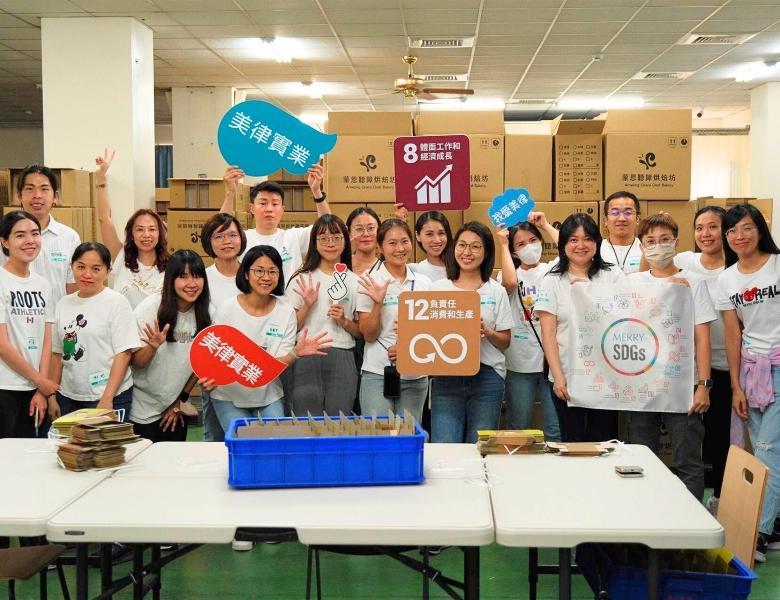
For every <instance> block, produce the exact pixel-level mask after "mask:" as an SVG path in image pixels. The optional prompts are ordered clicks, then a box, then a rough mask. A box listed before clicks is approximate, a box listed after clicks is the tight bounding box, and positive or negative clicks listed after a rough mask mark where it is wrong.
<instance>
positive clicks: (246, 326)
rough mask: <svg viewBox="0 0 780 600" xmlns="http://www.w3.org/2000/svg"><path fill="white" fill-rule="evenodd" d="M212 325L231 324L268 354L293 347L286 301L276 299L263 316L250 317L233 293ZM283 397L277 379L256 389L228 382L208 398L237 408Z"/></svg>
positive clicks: (293, 331)
mask: <svg viewBox="0 0 780 600" xmlns="http://www.w3.org/2000/svg"><path fill="white" fill-rule="evenodd" d="M214 324H219V325H231V326H232V327H235V328H236V329H238V330H239V331H240V332H242V333H243V334H244V335H246V336H247V337H248V338H249V339H251V340H252V341H253V342H254V343H255V344H257V345H258V346H260V347H261V348H262V349H263V350H265V351H266V352H268V353H269V354H270V355H271V356H275V357H281V356H285V355H287V354H289V353H290V351H291V350H292V349H293V348H294V347H295V334H296V329H297V327H296V320H295V310H293V308H292V306H290V304H289V303H286V302H280V301H279V299H278V298H277V299H276V302H275V303H274V307H273V308H272V309H271V311H270V312H269V313H268V314H267V315H264V316H262V317H253V316H252V315H249V314H247V313H246V311H245V310H244V309H243V308H241V305H240V304H239V303H238V298H237V297H236V296H234V297H233V298H230V299H229V300H228V301H227V302H225V303H224V304H222V305H221V306H220V307H219V308H218V309H217V312H216V313H215V314H214ZM283 396H284V392H283V391H282V382H281V381H280V379H279V378H276V379H275V380H274V381H272V382H271V383H269V384H268V385H265V386H263V387H259V388H251V387H245V386H243V385H241V384H240V383H231V384H230V385H223V386H220V387H218V388H216V389H215V390H214V391H213V392H211V397H212V398H216V399H217V400H227V401H229V402H232V403H233V404H234V405H235V406H237V407H240V408H259V407H263V406H268V405H269V404H271V403H272V402H276V401H277V400H279V399H280V398H282V397H283Z"/></svg>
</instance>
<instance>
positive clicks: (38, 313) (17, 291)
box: [0, 267, 54, 390]
mask: <svg viewBox="0 0 780 600" xmlns="http://www.w3.org/2000/svg"><path fill="white" fill-rule="evenodd" d="M53 322H54V304H53V302H52V300H51V289H50V286H49V282H47V281H46V280H45V279H44V278H43V277H41V276H40V275H36V274H35V273H30V275H29V276H28V277H18V276H17V275H14V274H13V273H9V272H8V271H7V270H6V269H4V268H3V267H0V323H2V324H4V325H5V328H6V332H7V334H8V341H9V342H10V343H11V345H12V346H14V347H15V348H16V349H17V350H19V352H20V354H21V355H22V358H24V360H25V361H26V362H27V363H29V364H30V365H31V366H32V367H33V369H35V370H36V371H37V370H38V369H39V368H40V366H41V357H42V356H43V336H44V334H45V333H46V323H53ZM46 375H47V376H48V374H46ZM0 389H3V390H34V389H35V384H34V383H33V382H32V381H30V380H29V379H26V378H25V377H22V376H21V375H19V373H17V372H16V371H14V370H13V369H12V368H11V367H9V366H8V365H7V364H6V363H5V362H4V361H3V359H2V358H0Z"/></svg>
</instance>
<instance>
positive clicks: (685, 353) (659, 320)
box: [567, 283, 694, 413]
mask: <svg viewBox="0 0 780 600" xmlns="http://www.w3.org/2000/svg"><path fill="white" fill-rule="evenodd" d="M571 305H572V307H576V310H573V311H572V319H571V326H570V331H569V342H570V346H569V348H570V349H569V356H568V359H569V361H568V362H569V373H568V376H567V387H568V390H569V395H570V396H571V401H570V402H569V404H571V405H572V406H582V407H587V408H605V409H615V410H630V411H643V412H675V413H683V412H688V409H689V408H690V406H691V404H692V402H693V380H694V379H693V377H694V341H693V299H692V295H691V290H690V288H688V287H686V286H684V285H679V284H671V283H653V284H650V285H643V286H641V287H639V286H634V285H628V284H616V285H610V284H593V283H576V284H574V285H573V286H572V289H571Z"/></svg>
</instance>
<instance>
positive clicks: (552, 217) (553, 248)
mask: <svg viewBox="0 0 780 600" xmlns="http://www.w3.org/2000/svg"><path fill="white" fill-rule="evenodd" d="M534 210H538V211H542V212H543V213H544V215H545V216H546V217H547V221H548V222H549V223H550V224H551V225H552V226H553V227H555V228H556V229H560V227H561V223H563V222H564V221H565V220H566V217H568V216H569V215H571V214H574V213H578V212H581V213H585V214H586V215H588V216H590V217H591V218H592V219H593V220H594V221H595V222H596V223H598V222H599V204H598V202H560V203H558V202H537V203H536V206H535V207H534ZM542 247H543V248H542V262H549V261H551V260H553V259H555V258H557V256H558V246H557V244H553V243H552V241H551V240H550V239H548V238H546V237H545V238H544V241H543V242H542Z"/></svg>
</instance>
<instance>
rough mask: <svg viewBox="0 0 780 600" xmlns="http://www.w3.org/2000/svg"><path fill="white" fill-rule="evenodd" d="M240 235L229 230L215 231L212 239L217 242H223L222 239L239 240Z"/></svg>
mask: <svg viewBox="0 0 780 600" xmlns="http://www.w3.org/2000/svg"><path fill="white" fill-rule="evenodd" d="M240 237H241V236H240V235H239V234H238V233H236V232H235V231H228V232H227V233H215V234H214V235H212V236H211V239H212V240H213V241H215V242H221V241H222V240H237V239H238V238H240Z"/></svg>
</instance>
